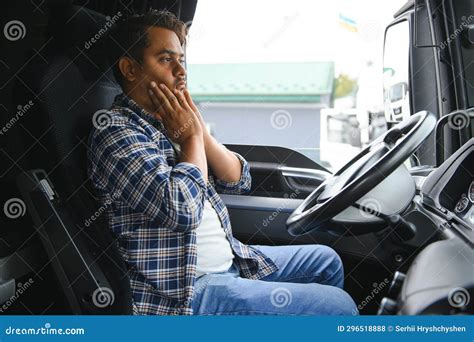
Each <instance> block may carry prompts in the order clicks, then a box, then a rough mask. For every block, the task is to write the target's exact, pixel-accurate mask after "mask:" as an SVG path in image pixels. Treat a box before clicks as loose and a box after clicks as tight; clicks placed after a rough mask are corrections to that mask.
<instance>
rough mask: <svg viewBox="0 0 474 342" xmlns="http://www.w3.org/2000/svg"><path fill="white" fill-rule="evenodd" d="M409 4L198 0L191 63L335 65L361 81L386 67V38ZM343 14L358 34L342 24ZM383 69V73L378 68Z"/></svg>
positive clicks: (341, 0) (377, 0)
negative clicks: (365, 73)
mask: <svg viewBox="0 0 474 342" xmlns="http://www.w3.org/2000/svg"><path fill="white" fill-rule="evenodd" d="M405 2H406V0H332V1H330V0H325V1H323V0H291V1H288V0H284V1H283V0H272V1H270V0H239V1H228V0H199V1H198V6H197V9H196V14H195V17H194V21H193V23H192V28H191V31H190V40H189V43H188V47H187V60H188V63H190V64H199V63H258V62H263V63H265V62H268V63H269V62H316V61H335V65H336V74H340V73H346V74H349V75H350V76H352V77H358V75H359V74H360V71H361V69H363V68H364V67H365V66H366V65H367V62H368V61H370V62H372V63H373V65H374V66H375V67H377V68H379V67H380V68H381V66H382V51H383V36H384V29H385V27H386V26H387V25H388V24H389V23H390V22H391V21H392V20H393V14H394V13H395V12H396V11H397V10H398V9H400V8H401V7H402V5H403V4H404V3H405ZM340 15H343V16H344V17H348V18H350V19H352V20H354V21H355V22H356V26H357V28H358V32H350V31H349V30H347V29H345V28H343V27H342V26H341V25H340V19H339V16H340ZM379 70H380V69H379Z"/></svg>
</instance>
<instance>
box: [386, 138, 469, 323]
mask: <svg viewBox="0 0 474 342" xmlns="http://www.w3.org/2000/svg"><path fill="white" fill-rule="evenodd" d="M473 165H474V138H472V139H471V140H469V141H468V142H467V143H466V144H465V145H463V146H462V147H461V148H460V149H459V150H458V151H456V152H455V153H454V154H453V155H452V156H450V157H449V158H448V159H447V160H446V161H445V162H444V163H443V164H442V165H440V166H439V167H438V168H437V169H435V170H434V171H432V172H431V173H429V175H428V176H426V178H425V179H424V180H423V181H422V182H421V189H420V194H421V204H422V205H421V207H420V210H421V211H422V212H423V213H425V214H426V215H428V216H429V217H430V220H431V221H432V222H435V224H436V227H438V228H437V229H438V231H439V239H438V240H437V241H435V242H432V243H430V244H428V245H427V246H426V247H425V248H424V249H423V250H422V251H421V252H420V253H419V254H418V255H417V256H416V258H415V259H414V260H413V262H412V263H411V265H410V267H409V268H408V271H407V272H406V274H405V273H400V272H396V273H395V276H394V278H393V280H392V283H391V285H390V290H389V296H388V297H384V298H383V300H382V302H381V305H380V308H379V314H402V315H420V314H441V315H444V314H473V313H474V301H466V302H465V303H464V302H463V303H462V304H463V305H457V304H456V303H454V304H453V298H454V297H453V296H456V294H458V292H459V291H460V293H461V294H462V295H465V296H467V298H469V297H471V298H474V273H473V272H472V260H474V220H473V216H474V167H473ZM417 228H421V227H417ZM393 289H395V290H393ZM456 291H457V292H456ZM453 293H455V294H453Z"/></svg>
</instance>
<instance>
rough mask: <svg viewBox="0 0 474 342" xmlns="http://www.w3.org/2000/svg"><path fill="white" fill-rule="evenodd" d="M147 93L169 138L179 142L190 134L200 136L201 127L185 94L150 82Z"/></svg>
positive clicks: (201, 132)
mask: <svg viewBox="0 0 474 342" xmlns="http://www.w3.org/2000/svg"><path fill="white" fill-rule="evenodd" d="M149 95H150V99H151V101H152V103H153V104H154V106H155V107H156V109H157V111H160V114H161V119H162V122H163V125H164V126H165V128H166V130H167V131H168V132H169V133H170V138H171V139H172V140H174V141H175V142H177V143H178V144H181V143H182V142H184V141H185V140H186V139H188V138H189V137H191V136H201V138H202V134H203V129H202V127H201V124H200V122H199V119H198V118H197V116H196V114H195V113H194V111H193V109H192V108H191V106H190V105H189V104H188V101H187V99H186V97H185V95H184V94H183V93H182V92H174V93H173V92H172V91H171V90H170V89H169V88H168V87H167V86H166V85H165V84H163V83H161V84H160V85H159V86H158V85H157V84H156V83H155V82H151V83H150V89H149Z"/></svg>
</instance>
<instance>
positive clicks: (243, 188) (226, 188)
mask: <svg viewBox="0 0 474 342" xmlns="http://www.w3.org/2000/svg"><path fill="white" fill-rule="evenodd" d="M232 153H234V155H235V156H236V157H237V159H239V161H240V165H241V167H242V172H241V174H240V179H239V180H238V181H236V182H226V181H223V180H221V179H219V178H217V177H215V176H214V175H212V173H210V174H209V175H210V176H209V180H210V182H211V183H212V184H213V185H214V187H215V188H216V190H217V191H218V192H220V193H225V194H244V193H246V192H248V191H250V187H251V185H252V177H251V176H250V167H249V163H248V162H247V161H246V160H245V159H244V158H243V157H242V156H241V155H240V154H238V153H235V152H232Z"/></svg>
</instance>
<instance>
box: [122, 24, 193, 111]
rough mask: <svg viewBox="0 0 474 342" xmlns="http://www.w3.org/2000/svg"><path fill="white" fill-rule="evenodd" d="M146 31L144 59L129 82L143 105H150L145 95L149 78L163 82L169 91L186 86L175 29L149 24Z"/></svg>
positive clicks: (181, 49) (148, 85)
mask: <svg viewBox="0 0 474 342" xmlns="http://www.w3.org/2000/svg"><path fill="white" fill-rule="evenodd" d="M147 33H148V42H149V46H148V47H147V48H145V50H144V51H143V61H142V63H141V66H138V68H137V69H138V70H137V72H136V78H135V80H134V81H133V82H131V83H132V84H130V86H131V87H130V88H132V89H133V90H132V91H133V93H135V94H136V95H137V96H138V97H139V98H140V100H141V101H140V102H142V103H143V104H144V105H145V106H146V107H148V106H149V105H151V101H150V99H149V95H148V89H150V82H151V81H155V82H156V84H160V83H164V84H166V86H167V87H168V88H169V89H170V90H171V91H174V90H175V89H177V90H179V91H182V90H184V89H185V88H186V80H185V78H186V70H185V69H184V53H183V48H182V47H181V44H180V42H179V39H178V36H177V35H176V33H174V32H173V31H171V30H168V29H165V28H161V27H150V28H149V29H148V30H147Z"/></svg>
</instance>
